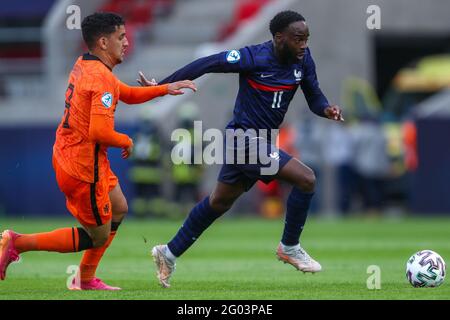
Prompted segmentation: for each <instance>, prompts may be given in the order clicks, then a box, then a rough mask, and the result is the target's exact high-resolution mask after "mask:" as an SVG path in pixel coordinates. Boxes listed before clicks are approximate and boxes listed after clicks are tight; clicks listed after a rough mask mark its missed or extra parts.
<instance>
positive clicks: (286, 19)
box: [269, 10, 305, 36]
mask: <svg viewBox="0 0 450 320" xmlns="http://www.w3.org/2000/svg"><path fill="white" fill-rule="evenodd" d="M297 21H305V18H303V16H302V15H301V14H300V13H298V12H295V11H291V10H287V11H281V12H279V13H277V14H276V15H275V17H273V19H272V20H271V21H270V26H269V29H270V33H272V36H275V34H276V33H277V32H283V31H284V30H285V29H286V28H287V27H288V26H289V25H290V24H291V23H293V22H297Z"/></svg>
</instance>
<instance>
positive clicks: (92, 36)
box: [81, 12, 125, 49]
mask: <svg viewBox="0 0 450 320" xmlns="http://www.w3.org/2000/svg"><path fill="white" fill-rule="evenodd" d="M124 24H125V20H124V19H123V18H122V17H121V16H119V15H118V14H115V13H111V12H96V13H94V14H91V15H89V16H87V17H86V18H84V19H83V22H82V23H81V32H82V34H83V39H84V42H85V43H86V45H87V47H88V48H89V49H93V47H94V45H95V42H96V41H97V39H98V38H99V37H101V36H104V35H109V34H111V33H113V32H115V31H116V27H120V26H122V25H124Z"/></svg>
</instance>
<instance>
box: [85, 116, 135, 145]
mask: <svg viewBox="0 0 450 320" xmlns="http://www.w3.org/2000/svg"><path fill="white" fill-rule="evenodd" d="M89 139H91V140H92V141H96V142H98V143H100V144H103V145H107V146H109V147H117V148H128V147H129V146H131V143H132V142H131V139H130V137H128V136H127V135H126V134H123V133H119V132H117V131H115V130H114V123H113V119H112V118H111V117H110V116H108V115H103V114H93V115H91V122H90V123H89Z"/></svg>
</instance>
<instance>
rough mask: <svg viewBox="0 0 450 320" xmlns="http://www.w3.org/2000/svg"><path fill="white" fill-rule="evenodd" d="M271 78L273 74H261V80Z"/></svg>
mask: <svg viewBox="0 0 450 320" xmlns="http://www.w3.org/2000/svg"><path fill="white" fill-rule="evenodd" d="M271 76H273V74H262V75H261V78H268V77H271Z"/></svg>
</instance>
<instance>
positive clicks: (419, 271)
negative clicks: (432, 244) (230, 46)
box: [406, 250, 446, 287]
mask: <svg viewBox="0 0 450 320" xmlns="http://www.w3.org/2000/svg"><path fill="white" fill-rule="evenodd" d="M445 270H446V266H445V261H444V259H442V257H441V256H440V255H439V254H437V253H436V252H434V251H431V250H422V251H419V252H416V253H415V254H413V255H412V256H411V258H409V260H408V262H407V263H406V278H407V279H408V281H409V283H411V284H412V285H413V286H414V287H438V286H440V285H441V284H442V282H444V279H445Z"/></svg>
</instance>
